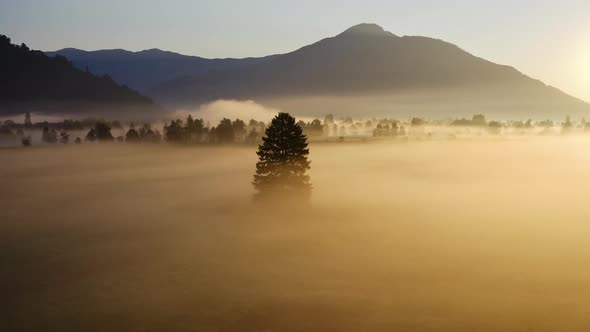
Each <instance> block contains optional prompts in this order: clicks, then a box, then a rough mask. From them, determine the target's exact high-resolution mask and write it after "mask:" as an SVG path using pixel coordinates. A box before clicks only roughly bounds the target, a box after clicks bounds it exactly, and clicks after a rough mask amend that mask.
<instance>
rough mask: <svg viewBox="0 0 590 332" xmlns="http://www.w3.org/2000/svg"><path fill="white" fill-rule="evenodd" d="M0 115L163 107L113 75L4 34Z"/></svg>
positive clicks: (0, 41) (0, 56) (1, 41)
mask: <svg viewBox="0 0 590 332" xmlns="http://www.w3.org/2000/svg"><path fill="white" fill-rule="evenodd" d="M0 72H1V73H2V75H1V76H0V114H3V115H6V114H14V113H21V112H23V111H36V110H39V111H43V112H45V113H71V112H76V113H92V115H100V114H96V113H95V112H96V111H97V110H100V111H101V112H107V111H108V112H110V111H116V110H117V109H123V108H128V109H132V108H133V109H141V110H142V112H155V111H158V110H160V108H159V107H158V106H156V105H155V104H154V103H153V102H152V100H151V99H150V98H148V97H145V96H142V95H141V94H139V93H138V92H136V91H134V90H131V89H130V88H128V87H125V86H119V85H117V84H116V83H115V82H114V81H113V80H112V79H111V78H110V77H108V76H104V77H97V76H94V75H92V74H91V73H87V72H83V71H81V70H78V69H76V68H75V67H74V66H73V65H72V64H71V63H70V62H69V61H68V60H67V59H66V58H63V57H55V58H51V57H48V56H47V55H45V54H44V53H43V52H40V51H32V50H30V49H29V48H28V47H26V46H25V45H21V46H17V45H13V44H11V42H10V39H9V38H8V37H6V36H3V35H0Z"/></svg>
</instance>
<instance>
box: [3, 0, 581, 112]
mask: <svg viewBox="0 0 590 332" xmlns="http://www.w3.org/2000/svg"><path fill="white" fill-rule="evenodd" d="M361 22H372V23H377V24H379V25H381V26H382V27H384V28H385V29H386V30H388V31H391V32H393V33H395V34H397V35H424V36H430V37H437V38H441V39H444V40H446V41H449V42H452V43H454V44H457V45H459V46H460V47H462V48H463V49H465V50H467V51H469V52H471V53H473V54H475V55H478V56H481V57H483V58H486V59H488V60H491V61H494V62H498V63H502V64H508V65H512V66H515V67H516V68H518V69H519V70H521V71H523V72H524V73H526V74H528V75H530V76H533V77H535V78H539V79H542V80H543V81H545V82H546V83H548V84H551V85H554V86H556V87H558V88H561V89H562V90H564V91H566V92H568V93H570V94H573V95H575V96H577V97H580V98H583V99H585V100H587V101H590V1H589V0H562V1H558V0H553V1H547V0H520V1H519V0H512V1H508V0H493V1H492V0H488V1H482V0H456V1H450V0H447V1H434V0H422V1H420V0H412V1H410V0H408V1H395V0H363V1H336V0H324V1H320V0H315V1H313V0H299V1H282V0H240V1H238V0H234V1H229V0H214V1H213V0H212V1H199V0H167V1H162V0H160V1H153V0H141V1H140V0H128V1H123V0H92V1H87V0H36V1H33V0H0V34H6V35H8V36H9V37H11V38H12V39H13V41H14V42H18V43H21V42H25V43H26V44H27V45H29V46H30V47H32V48H35V49H42V50H56V49H60V48H64V47H76V48H81V49H88V50H96V49H104V48H125V49H129V50H142V49H148V48H160V49H165V50H170V51H176V52H179V53H183V54H190V55H199V56H205V57H246V56H261V55H268V54H271V53H283V52H289V51H292V50H295V49H297V48H299V47H301V46H303V45H306V44H309V43H312V42H315V41H317V40H319V39H321V38H324V37H328V36H333V35H336V34H338V33H339V32H341V31H343V30H345V29H346V28H348V27H350V26H352V25H355V24H358V23H361Z"/></svg>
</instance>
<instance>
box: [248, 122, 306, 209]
mask: <svg viewBox="0 0 590 332" xmlns="http://www.w3.org/2000/svg"><path fill="white" fill-rule="evenodd" d="M262 141H263V143H262V144H261V145H260V146H259V147H258V152H256V154H257V155H258V158H259V160H258V162H257V163H256V174H255V175H254V181H253V182H252V184H253V185H254V188H255V189H256V191H257V194H256V196H255V197H256V198H262V197H268V196H273V197H281V198H285V197H287V198H297V199H299V198H303V199H307V198H309V196H310V195H311V189H312V186H311V182H310V178H309V175H307V174H306V173H307V170H308V169H310V161H309V160H307V156H308V155H309V149H308V148H307V145H308V144H307V137H306V136H305V134H303V130H302V129H301V127H300V126H299V125H297V124H296V123H295V118H293V117H292V116H291V115H290V114H288V113H279V114H278V115H277V116H276V117H275V118H274V119H273V120H272V123H271V125H270V126H269V127H268V128H267V129H266V132H265V137H263V138H262Z"/></svg>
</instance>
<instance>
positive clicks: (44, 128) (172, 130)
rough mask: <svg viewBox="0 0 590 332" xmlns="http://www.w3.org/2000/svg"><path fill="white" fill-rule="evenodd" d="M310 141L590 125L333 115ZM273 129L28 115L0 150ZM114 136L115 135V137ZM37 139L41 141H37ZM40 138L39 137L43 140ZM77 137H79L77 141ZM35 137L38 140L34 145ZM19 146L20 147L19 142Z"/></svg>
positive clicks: (243, 134) (248, 135) (256, 137)
mask: <svg viewBox="0 0 590 332" xmlns="http://www.w3.org/2000/svg"><path fill="white" fill-rule="evenodd" d="M297 126H298V127H299V128H301V129H302V131H303V133H304V134H305V135H306V137H309V138H311V139H312V141H315V142H334V141H337V142H344V141H368V140H379V139H383V138H395V139H401V140H407V139H429V138H435V139H436V138H438V139H441V138H442V139H454V138H458V137H472V136H481V135H494V136H497V135H531V134H532V135H564V134H575V133H578V134H588V133H590V122H586V120H585V119H581V120H580V121H579V122H575V121H572V119H571V118H570V117H569V116H566V118H565V121H564V122H561V123H559V122H558V123H555V122H553V121H552V120H543V121H533V120H531V119H528V120H526V121H520V120H519V121H489V120H487V119H486V117H485V116H484V115H483V114H475V115H474V116H473V117H472V118H471V119H466V118H460V119H455V120H445V121H429V120H426V119H423V118H419V117H414V118H411V119H408V120H403V121H401V120H396V119H388V118H381V119H377V118H372V119H364V120H354V119H353V118H351V117H344V118H338V119H337V118H335V117H334V116H333V115H332V114H328V115H326V116H325V118H324V119H323V121H322V120H320V119H317V118H316V119H314V120H312V121H309V122H305V121H302V120H300V121H298V122H297ZM267 128H268V123H265V122H263V121H257V120H255V119H251V120H250V121H243V120H241V119H235V120H233V121H232V120H230V119H227V118H224V119H222V120H221V121H220V122H219V123H218V124H217V125H216V126H215V125H211V124H209V123H208V122H206V121H205V120H204V119H195V118H193V117H192V116H190V115H189V116H188V117H187V118H186V120H181V119H177V120H172V121H169V122H167V123H165V124H164V125H163V127H160V128H159V129H158V128H156V127H155V126H153V125H152V124H151V123H144V124H135V123H122V122H121V121H105V120H101V119H94V118H87V119H82V120H69V119H66V120H64V121H61V122H51V123H50V122H47V121H43V122H36V123H35V122H33V121H32V116H31V114H29V113H27V114H25V117H24V121H23V122H20V123H19V122H15V121H13V120H6V121H4V122H0V146H1V145H4V146H6V145H8V146H15V145H18V144H20V143H22V145H24V146H30V145H34V144H36V143H40V142H39V141H41V142H43V143H64V144H65V143H69V142H74V143H82V142H84V141H86V142H95V141H99V142H109V141H118V142H134V143H136V142H145V143H160V142H164V141H165V142H168V143H174V144H251V145H257V144H260V143H261V141H262V138H263V136H264V135H265V131H266V129H267ZM111 130H112V131H111ZM35 133H37V135H35ZM39 133H40V134H41V135H40V137H39V135H38V134H39ZM74 134H76V135H77V136H75V135H74ZM33 137H39V139H37V141H36V142H35V139H33ZM19 141H20V142H19Z"/></svg>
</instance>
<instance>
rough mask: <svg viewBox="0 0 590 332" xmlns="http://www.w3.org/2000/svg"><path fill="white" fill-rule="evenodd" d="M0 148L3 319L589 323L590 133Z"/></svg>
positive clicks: (553, 327)
mask: <svg viewBox="0 0 590 332" xmlns="http://www.w3.org/2000/svg"><path fill="white" fill-rule="evenodd" d="M310 157H311V160H312V170H311V176H312V182H313V185H314V188H315V189H314V195H313V202H312V207H311V208H305V207H301V206H293V205H290V204H289V203H287V202H280V201H277V202H276V204H275V205H274V207H273V208H268V207H264V206H259V205H253V204H252V202H251V196H252V193H253V189H252V186H251V185H250V181H251V179H252V175H253V173H254V166H255V162H256V155H255V153H254V148H224V147H219V148H209V147H203V148H198V147H197V148H194V147H174V146H168V145H159V146H149V145H139V146H129V145H122V144H121V145H117V144H112V145H81V146H73V145H70V146H59V147H38V148H31V149H5V150H0V160H1V163H0V202H1V203H0V205H1V207H0V248H1V251H0V290H1V292H0V294H2V301H1V303H2V304H1V305H2V308H1V310H2V311H1V312H0V330H2V331H485V332H487V331H523V332H524V331H527V332H528V331H588V330H590V306H588V301H589V299H590V265H588V262H589V261H590V245H588V243H589V242H588V239H589V238H590V204H589V201H590V186H589V185H588V179H590V139H587V138H576V137H569V138H561V137H556V138H535V137H521V138H516V139H501V138H498V139H475V140H456V141H439V142H435V141H428V142H410V143H392V142H383V143H372V144H368V143H365V144H362V143H358V144H319V145H312V146H311V155H310Z"/></svg>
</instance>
